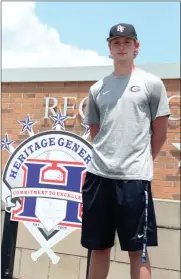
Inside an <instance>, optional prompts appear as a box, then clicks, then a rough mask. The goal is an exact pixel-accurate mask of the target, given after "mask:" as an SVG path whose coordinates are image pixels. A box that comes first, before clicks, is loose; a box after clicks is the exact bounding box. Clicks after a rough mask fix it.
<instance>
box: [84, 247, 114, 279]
mask: <svg viewBox="0 0 181 279" xmlns="http://www.w3.org/2000/svg"><path fill="white" fill-rule="evenodd" d="M110 251H111V249H105V250H93V251H92V253H91V261H90V267H89V277H88V279H106V278H107V276H108V272H109V265H110Z"/></svg>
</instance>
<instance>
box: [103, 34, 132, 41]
mask: <svg viewBox="0 0 181 279" xmlns="http://www.w3.org/2000/svg"><path fill="white" fill-rule="evenodd" d="M120 37H126V38H130V39H133V40H135V41H136V40H137V38H135V37H131V36H125V35H120V36H114V37H111V38H107V41H108V42H110V41H112V40H114V39H116V38H120Z"/></svg>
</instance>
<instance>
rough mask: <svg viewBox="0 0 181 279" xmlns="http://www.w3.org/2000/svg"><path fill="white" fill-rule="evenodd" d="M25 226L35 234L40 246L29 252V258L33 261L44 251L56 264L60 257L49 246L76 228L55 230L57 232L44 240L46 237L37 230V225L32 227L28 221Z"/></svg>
mask: <svg viewBox="0 0 181 279" xmlns="http://www.w3.org/2000/svg"><path fill="white" fill-rule="evenodd" d="M25 226H26V227H27V229H28V230H29V231H30V232H31V233H32V234H34V235H35V234H36V240H37V241H38V243H39V244H40V245H41V246H42V247H41V248H40V249H39V250H38V251H36V252H33V253H32V254H31V258H32V260H33V261H37V259H38V258H39V257H40V256H41V255H43V254H44V253H46V254H47V255H48V256H49V258H50V259H51V260H52V263H53V264H57V263H58V262H59V260H60V257H59V256H57V255H56V254H55V253H54V252H53V250H52V249H51V247H53V246H54V245H56V244H57V243H58V242H59V241H61V240H62V239H64V238H65V237H66V236H68V235H69V234H70V233H72V232H73V231H75V230H76V228H71V227H69V228H67V231H66V232H65V231H63V230H60V231H59V232H57V234H56V235H55V236H54V237H52V238H51V239H50V240H49V241H46V239H45V238H44V236H43V235H42V233H41V232H40V231H39V230H38V228H37V227H33V226H32V225H31V224H29V223H25Z"/></svg>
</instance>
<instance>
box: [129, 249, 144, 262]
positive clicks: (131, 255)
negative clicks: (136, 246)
mask: <svg viewBox="0 0 181 279" xmlns="http://www.w3.org/2000/svg"><path fill="white" fill-rule="evenodd" d="M128 255H129V258H130V260H134V259H138V258H141V255H142V251H129V252H128Z"/></svg>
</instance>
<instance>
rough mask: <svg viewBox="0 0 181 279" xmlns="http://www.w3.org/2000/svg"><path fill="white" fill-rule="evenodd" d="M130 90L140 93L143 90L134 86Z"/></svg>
mask: <svg viewBox="0 0 181 279" xmlns="http://www.w3.org/2000/svg"><path fill="white" fill-rule="evenodd" d="M130 90H131V91H132V92H138V91H140V90H141V87H140V86H132V87H131V88H130Z"/></svg>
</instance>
